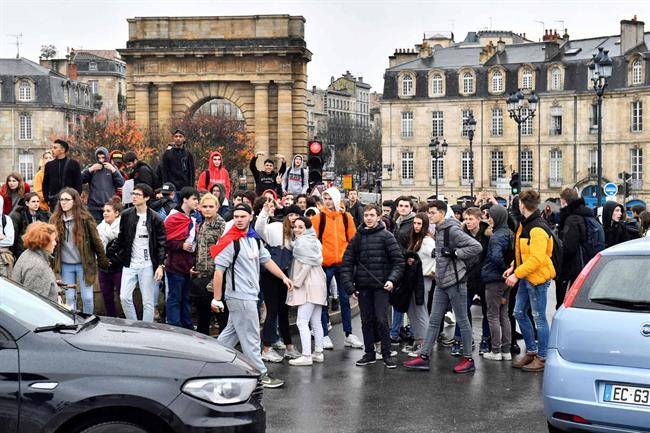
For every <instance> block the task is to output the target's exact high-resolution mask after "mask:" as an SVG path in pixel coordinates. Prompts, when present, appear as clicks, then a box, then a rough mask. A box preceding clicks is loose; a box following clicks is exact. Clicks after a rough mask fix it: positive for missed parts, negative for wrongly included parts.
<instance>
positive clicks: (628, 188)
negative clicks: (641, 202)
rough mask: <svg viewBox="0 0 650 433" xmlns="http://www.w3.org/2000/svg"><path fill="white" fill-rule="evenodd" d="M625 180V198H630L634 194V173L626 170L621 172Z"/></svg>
mask: <svg viewBox="0 0 650 433" xmlns="http://www.w3.org/2000/svg"><path fill="white" fill-rule="evenodd" d="M621 174H622V176H621V179H622V180H623V198H628V197H629V196H630V195H631V194H632V175H631V174H630V173H628V172H626V171H624V172H623V173H621Z"/></svg>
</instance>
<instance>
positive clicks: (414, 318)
mask: <svg viewBox="0 0 650 433" xmlns="http://www.w3.org/2000/svg"><path fill="white" fill-rule="evenodd" d="M432 281H433V280H432V279H431V278H428V277H424V302H423V303H422V305H416V303H415V293H412V294H411V302H409V308H408V311H407V312H406V314H407V316H408V318H409V324H410V325H411V330H412V331H413V336H414V338H415V339H416V340H422V339H423V338H424V336H425V335H426V333H427V323H428V322H429V313H428V312H427V299H429V291H430V290H431V283H432Z"/></svg>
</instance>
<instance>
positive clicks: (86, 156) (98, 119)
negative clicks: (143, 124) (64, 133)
mask: <svg viewBox="0 0 650 433" xmlns="http://www.w3.org/2000/svg"><path fill="white" fill-rule="evenodd" d="M66 141H68V143H69V144H70V150H71V153H72V155H73V157H74V158H75V159H78V160H79V163H80V164H81V165H82V167H83V166H85V165H87V164H90V163H92V162H94V161H95V149H97V148H98V147H105V148H106V149H108V150H109V151H113V150H121V151H123V152H127V151H129V150H131V151H133V152H135V153H136V155H138V158H139V159H140V160H143V161H152V160H155V159H158V158H156V157H158V156H159V152H158V150H157V149H156V148H155V147H152V146H150V145H149V144H148V139H147V137H146V135H145V134H144V133H143V131H142V130H141V129H140V128H139V127H138V126H137V125H136V124H135V122H133V121H130V120H126V121H125V120H121V119H119V118H112V117H110V116H107V115H105V114H98V115H97V116H94V117H86V118H85V119H83V120H82V121H81V124H80V125H77V126H75V127H73V129H72V132H71V134H70V135H69V136H68V137H66Z"/></svg>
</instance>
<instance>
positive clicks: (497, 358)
mask: <svg viewBox="0 0 650 433" xmlns="http://www.w3.org/2000/svg"><path fill="white" fill-rule="evenodd" d="M483 359H489V360H490V361H503V356H502V355H501V353H494V352H492V351H490V352H485V353H484V354H483Z"/></svg>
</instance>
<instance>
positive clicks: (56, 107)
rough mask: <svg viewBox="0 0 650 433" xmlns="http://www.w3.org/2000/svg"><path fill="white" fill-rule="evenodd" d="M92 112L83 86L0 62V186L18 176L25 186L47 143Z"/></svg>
mask: <svg viewBox="0 0 650 433" xmlns="http://www.w3.org/2000/svg"><path fill="white" fill-rule="evenodd" d="M94 113H95V109H94V96H93V94H92V92H91V90H90V87H89V86H88V85H87V84H85V83H82V82H79V81H75V80H71V79H70V78H68V77H67V76H64V75H61V74H59V73H57V72H54V71H52V70H50V69H48V68H45V67H42V66H40V65H39V64H37V63H34V62H32V61H30V60H27V59H24V58H21V59H0V181H1V182H4V179H5V177H6V176H7V175H8V174H9V173H10V172H12V171H18V172H20V173H21V174H22V175H23V178H25V179H26V181H27V182H28V183H31V182H32V181H33V178H34V174H35V173H36V171H38V163H39V160H40V158H41V156H42V154H43V152H44V151H45V150H46V149H49V148H50V146H51V145H52V139H53V138H56V137H61V136H65V135H67V134H68V133H69V132H70V131H71V129H72V125H73V124H80V123H81V120H82V119H83V117H84V116H91V115H93V114H94Z"/></svg>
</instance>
